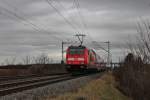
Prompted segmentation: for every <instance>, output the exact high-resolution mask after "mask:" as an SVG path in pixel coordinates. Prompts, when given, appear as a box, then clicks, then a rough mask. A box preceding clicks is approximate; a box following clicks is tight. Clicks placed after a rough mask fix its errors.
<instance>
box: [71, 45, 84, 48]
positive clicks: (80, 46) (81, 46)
mask: <svg viewBox="0 0 150 100" xmlns="http://www.w3.org/2000/svg"><path fill="white" fill-rule="evenodd" d="M68 48H69V49H76V48H81V49H85V48H87V47H86V46H83V45H79V46H72V45H71V46H69V47H68Z"/></svg>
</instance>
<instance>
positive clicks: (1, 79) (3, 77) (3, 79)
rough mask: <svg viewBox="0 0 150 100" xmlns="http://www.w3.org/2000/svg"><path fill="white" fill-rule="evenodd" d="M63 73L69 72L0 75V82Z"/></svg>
mask: <svg viewBox="0 0 150 100" xmlns="http://www.w3.org/2000/svg"><path fill="white" fill-rule="evenodd" d="M63 74H67V73H54V74H42V75H37V74H32V75H26V76H25V75H23V76H21V75H19V76H1V77H0V83H1V82H3V81H8V80H17V79H26V78H29V77H40V76H50V75H51V76H53V75H63Z"/></svg>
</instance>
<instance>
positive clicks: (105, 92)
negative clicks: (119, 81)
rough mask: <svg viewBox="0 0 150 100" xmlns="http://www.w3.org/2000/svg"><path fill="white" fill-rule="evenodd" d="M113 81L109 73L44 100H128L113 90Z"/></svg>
mask: <svg viewBox="0 0 150 100" xmlns="http://www.w3.org/2000/svg"><path fill="white" fill-rule="evenodd" d="M115 84H116V83H115V80H114V77H113V76H112V74H111V73H108V74H105V75H103V76H102V77H101V78H99V79H96V80H93V81H91V82H90V83H88V84H87V85H85V86H84V87H82V88H80V89H78V90H77V91H75V92H73V93H66V94H63V95H60V96H58V97H55V98H51V97H48V98H47V99H46V100H130V99H129V98H128V97H126V96H124V95H123V94H122V93H121V92H119V91H118V90H117V89H116V88H115Z"/></svg>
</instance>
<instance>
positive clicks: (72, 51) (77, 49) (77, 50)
mask: <svg viewBox="0 0 150 100" xmlns="http://www.w3.org/2000/svg"><path fill="white" fill-rule="evenodd" d="M69 54H71V55H74V54H79V55H81V54H84V49H80V48H75V49H70V50H69Z"/></svg>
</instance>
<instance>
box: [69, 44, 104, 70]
mask: <svg viewBox="0 0 150 100" xmlns="http://www.w3.org/2000/svg"><path fill="white" fill-rule="evenodd" d="M66 69H67V70H68V71H73V70H97V71H100V70H105V69H106V67H105V65H104V60H103V59H102V58H101V57H100V56H99V55H98V54H97V53H96V52H95V50H94V49H89V48H87V47H86V46H83V45H80V46H69V47H68V48H67V50H66Z"/></svg>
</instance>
